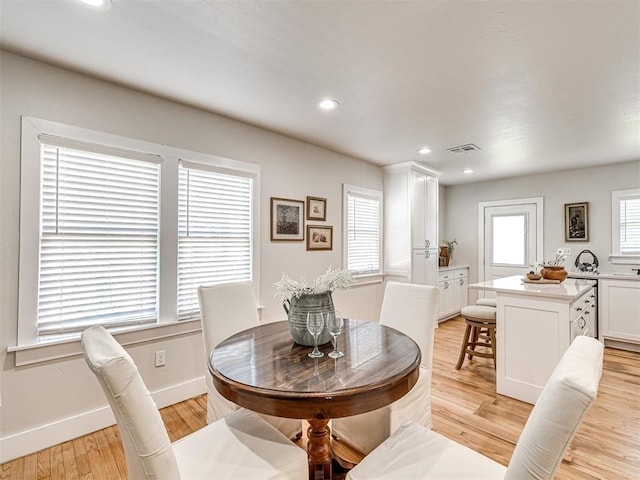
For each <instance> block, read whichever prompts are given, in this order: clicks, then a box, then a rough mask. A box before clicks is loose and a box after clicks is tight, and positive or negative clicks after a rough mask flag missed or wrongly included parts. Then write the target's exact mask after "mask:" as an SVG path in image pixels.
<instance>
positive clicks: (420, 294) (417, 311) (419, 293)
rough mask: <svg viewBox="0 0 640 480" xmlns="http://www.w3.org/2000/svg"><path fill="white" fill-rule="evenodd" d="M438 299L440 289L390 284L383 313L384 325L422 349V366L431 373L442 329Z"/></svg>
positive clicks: (388, 284) (427, 286) (381, 316)
mask: <svg viewBox="0 0 640 480" xmlns="http://www.w3.org/2000/svg"><path fill="white" fill-rule="evenodd" d="M438 296H439V291H438V289H437V288H436V287H432V286H429V285H417V284H413V283H401V282H387V285H386V287H385V291H384V297H383V299H382V307H381V309H380V323H381V324H383V325H386V326H388V327H393V328H395V329H396V330H399V331H401V332H402V333H404V334H405V335H407V336H409V337H411V338H412V339H413V341H414V342H416V343H417V344H418V346H419V347H420V352H421V354H422V362H421V363H422V365H423V366H424V367H426V368H429V369H430V368H431V364H432V362H433V338H434V336H435V330H434V328H435V327H436V326H437V325H438Z"/></svg>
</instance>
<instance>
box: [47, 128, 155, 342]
mask: <svg viewBox="0 0 640 480" xmlns="http://www.w3.org/2000/svg"><path fill="white" fill-rule="evenodd" d="M59 140H60V141H56V138H55V137H50V138H42V139H41V141H42V142H43V144H42V147H41V157H42V176H41V179H42V181H41V194H42V197H41V198H42V201H41V229H40V252H39V253H40V256H39V278H38V314H37V316H38V318H37V330H38V338H40V339H46V338H47V336H58V337H59V335H60V334H66V333H73V332H78V331H81V330H83V329H84V328H86V327H88V326H90V325H94V324H102V325H105V326H107V327H108V326H124V325H130V324H142V323H147V322H155V321H156V320H157V315H158V314H157V304H158V298H157V297H158V295H157V292H158V224H159V188H160V187H159V179H160V165H159V157H156V156H153V155H148V157H149V158H150V159H152V160H154V161H147V160H142V159H140V158H141V157H144V155H138V154H136V152H131V153H132V155H131V156H130V158H127V157H126V156H124V153H125V151H123V150H117V151H116V150H115V149H114V151H116V152H117V155H110V154H108V153H105V151H108V148H106V149H105V147H100V148H92V145H91V144H86V145H85V147H86V148H83V145H82V144H80V143H78V142H73V141H72V142H71V143H69V142H68V141H64V139H59ZM70 145H71V146H70Z"/></svg>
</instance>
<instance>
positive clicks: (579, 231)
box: [564, 202, 589, 242]
mask: <svg viewBox="0 0 640 480" xmlns="http://www.w3.org/2000/svg"><path fill="white" fill-rule="evenodd" d="M564 241H565V242H588V241H589V202H582V203H565V204H564Z"/></svg>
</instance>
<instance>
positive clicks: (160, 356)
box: [156, 350, 167, 367]
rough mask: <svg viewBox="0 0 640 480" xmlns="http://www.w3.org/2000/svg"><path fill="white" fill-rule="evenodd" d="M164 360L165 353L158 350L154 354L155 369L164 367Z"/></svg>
mask: <svg viewBox="0 0 640 480" xmlns="http://www.w3.org/2000/svg"><path fill="white" fill-rule="evenodd" d="M166 360H167V358H166V351H165V350H158V351H157V352H156V367H164V365H165V363H166Z"/></svg>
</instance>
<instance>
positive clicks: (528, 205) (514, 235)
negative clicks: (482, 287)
mask: <svg viewBox="0 0 640 480" xmlns="http://www.w3.org/2000/svg"><path fill="white" fill-rule="evenodd" d="M541 201H542V199H540V203H538V202H535V201H533V202H525V203H522V202H521V201H518V203H510V202H509V201H505V202H500V203H502V204H497V203H498V202H492V204H490V205H485V206H484V208H483V216H484V219H483V220H484V221H483V225H484V227H483V228H484V232H483V236H482V238H483V239H484V241H483V244H484V245H483V246H484V248H483V251H482V252H479V253H480V255H481V259H482V261H483V268H482V270H481V271H482V272H483V274H484V278H483V280H493V279H496V278H501V277H508V276H511V275H522V274H524V273H525V272H526V271H527V270H528V269H529V268H530V265H531V264H533V263H535V262H537V261H540V260H541V257H542V232H541V229H542V225H541V224H542V220H541V219H542V212H541V209H542V205H541Z"/></svg>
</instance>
